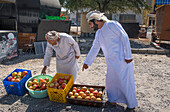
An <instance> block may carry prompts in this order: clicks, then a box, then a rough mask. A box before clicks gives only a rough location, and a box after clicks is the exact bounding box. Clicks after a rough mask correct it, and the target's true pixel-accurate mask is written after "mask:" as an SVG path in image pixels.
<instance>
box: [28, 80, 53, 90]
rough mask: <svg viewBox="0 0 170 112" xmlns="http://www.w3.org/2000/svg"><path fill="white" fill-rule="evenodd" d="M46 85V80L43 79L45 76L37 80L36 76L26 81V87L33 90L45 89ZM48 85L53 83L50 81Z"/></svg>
mask: <svg viewBox="0 0 170 112" xmlns="http://www.w3.org/2000/svg"><path fill="white" fill-rule="evenodd" d="M47 85H48V82H47V81H46V80H45V78H44V79H43V78H39V79H38V80H37V79H36V78H33V79H32V80H29V81H28V83H27V86H28V88H29V89H31V90H34V91H41V90H45V89H47ZM49 86H51V87H54V83H51V84H50V85H49Z"/></svg>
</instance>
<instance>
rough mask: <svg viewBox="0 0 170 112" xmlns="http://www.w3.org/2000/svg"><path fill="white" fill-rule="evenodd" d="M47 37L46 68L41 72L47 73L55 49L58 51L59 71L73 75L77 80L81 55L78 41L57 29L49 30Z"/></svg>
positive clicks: (57, 67)
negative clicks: (78, 61)
mask: <svg viewBox="0 0 170 112" xmlns="http://www.w3.org/2000/svg"><path fill="white" fill-rule="evenodd" d="M45 38H46V40H47V47H46V52H45V56H44V68H43V69H42V72H41V74H43V75H45V74H46V69H47V66H49V65H50V60H51V57H52V55H53V50H54V51H55V53H56V70H57V73H64V74H70V75H73V80H74V82H75V80H76V77H77V74H78V70H79V68H78V64H77V60H76V59H78V58H79V57H80V49H79V46H78V44H77V42H76V41H75V40H74V39H73V38H72V36H70V35H68V34H66V33H59V32H56V31H49V32H48V33H47V34H46V36H45Z"/></svg>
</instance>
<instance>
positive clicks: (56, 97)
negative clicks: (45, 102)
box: [47, 73, 74, 103]
mask: <svg viewBox="0 0 170 112" xmlns="http://www.w3.org/2000/svg"><path fill="white" fill-rule="evenodd" d="M62 76H69V77H70V79H69V81H68V83H67V85H66V87H65V88H64V89H63V90H60V89H54V88H50V87H49V85H50V84H51V83H52V82H54V80H55V79H59V77H62ZM73 84H74V81H73V76H72V75H69V74H62V73H57V74H56V75H55V76H54V77H53V79H52V80H51V81H50V83H49V84H48V86H47V92H48V96H49V99H50V101H54V102H60V103H66V102H67V100H66V96H67V94H68V92H69V91H70V89H71V87H72V86H73Z"/></svg>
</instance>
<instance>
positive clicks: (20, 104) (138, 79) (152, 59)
mask: <svg viewBox="0 0 170 112" xmlns="http://www.w3.org/2000/svg"><path fill="white" fill-rule="evenodd" d="M86 55H87V54H82V55H81V57H80V59H79V60H78V64H79V67H80V72H79V74H78V76H77V80H76V82H75V83H78V84H87V85H102V86H103V85H105V74H106V63H105V60H104V57H103V55H102V54H99V55H98V57H97V58H96V59H95V61H94V62H93V64H92V66H90V68H89V69H88V70H85V71H84V72H82V71H81V68H82V65H83V62H84V59H85V57H86ZM133 58H134V73H135V83H136V93H137V100H138V104H139V106H138V107H137V108H136V109H135V110H136V111H137V112H168V111H169V110H170V106H169V104H170V89H169V88H170V77H169V76H170V69H169V68H170V58H169V56H167V55H146V54H133ZM16 68H20V69H30V70H31V71H32V75H37V74H40V72H41V69H42V68H43V57H42V56H36V55H20V56H19V57H18V58H15V59H13V60H11V61H7V62H4V63H3V64H0V80H1V83H0V112H1V111H2V112H24V111H27V112H37V111H43V112H44V111H55V112H65V110H66V107H67V106H71V111H72V112H123V110H124V108H125V107H126V105H124V104H120V105H119V106H117V107H100V108H97V107H88V106H79V105H72V104H69V103H66V104H62V103H57V102H52V101H50V100H49V98H48V97H47V98H43V99H35V98H32V97H31V96H30V95H29V94H25V95H24V96H16V95H7V94H6V91H5V88H4V85H3V83H2V80H3V79H4V78H5V77H6V76H7V75H8V74H10V73H11V72H12V71H13V70H14V69H16ZM47 73H48V74H50V75H54V74H55V57H53V58H52V60H51V65H50V67H49V68H48V69H47ZM105 100H106V97H105Z"/></svg>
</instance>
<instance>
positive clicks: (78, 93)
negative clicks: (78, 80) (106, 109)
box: [69, 86, 103, 101]
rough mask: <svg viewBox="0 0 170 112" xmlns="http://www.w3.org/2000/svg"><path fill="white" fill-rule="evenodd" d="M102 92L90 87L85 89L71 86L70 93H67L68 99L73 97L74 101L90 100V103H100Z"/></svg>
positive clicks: (84, 87)
mask: <svg viewBox="0 0 170 112" xmlns="http://www.w3.org/2000/svg"><path fill="white" fill-rule="evenodd" d="M102 95H103V92H102V91H101V90H100V91H98V90H97V89H94V88H92V87H89V88H87V87H86V86H83V87H76V86H73V88H72V91H70V92H69V97H70V98H71V97H72V96H74V98H75V99H81V100H90V101H102Z"/></svg>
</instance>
